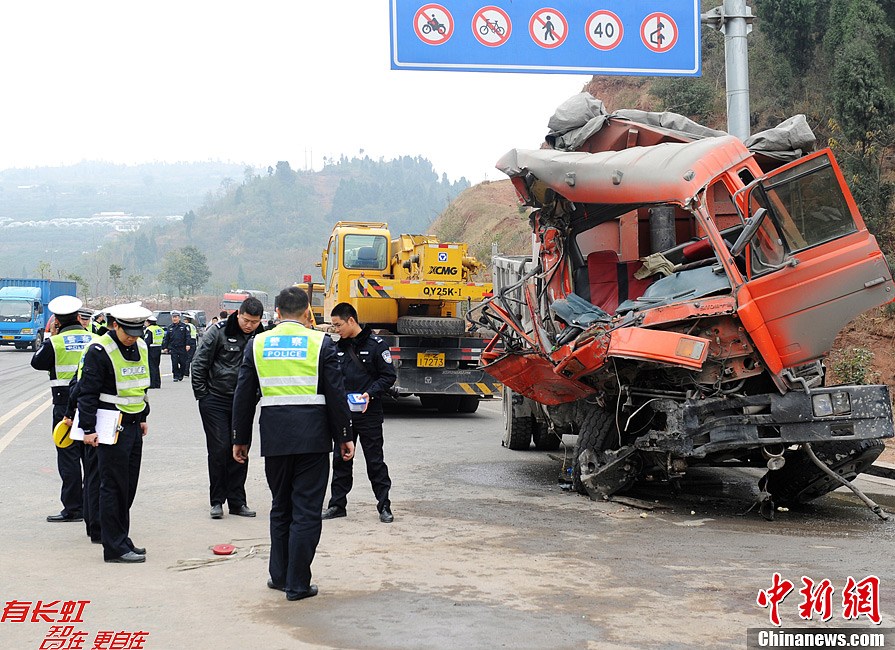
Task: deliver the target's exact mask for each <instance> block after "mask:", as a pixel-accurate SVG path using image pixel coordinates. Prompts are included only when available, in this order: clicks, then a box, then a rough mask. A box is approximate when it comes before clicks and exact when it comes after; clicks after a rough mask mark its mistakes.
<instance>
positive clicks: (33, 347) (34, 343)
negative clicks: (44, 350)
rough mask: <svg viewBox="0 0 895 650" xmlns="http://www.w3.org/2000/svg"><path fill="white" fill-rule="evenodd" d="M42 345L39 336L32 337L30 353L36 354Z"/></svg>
mask: <svg viewBox="0 0 895 650" xmlns="http://www.w3.org/2000/svg"><path fill="white" fill-rule="evenodd" d="M42 343H43V337H42V336H41V335H40V334H38V335H37V336H35V337H34V340H33V341H31V351H32V352H37V349H38V348H39V347H40V346H41V344H42Z"/></svg>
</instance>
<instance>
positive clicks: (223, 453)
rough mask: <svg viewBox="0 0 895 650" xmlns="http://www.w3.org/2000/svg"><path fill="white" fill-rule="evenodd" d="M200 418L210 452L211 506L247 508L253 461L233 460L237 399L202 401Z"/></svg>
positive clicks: (219, 398) (221, 398)
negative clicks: (225, 503) (250, 464)
mask: <svg viewBox="0 0 895 650" xmlns="http://www.w3.org/2000/svg"><path fill="white" fill-rule="evenodd" d="M199 415H200V416H201V417H202V428H204V429H205V445H206V447H207V448H208V483H209V490H208V498H209V502H210V503H211V505H215V504H220V505H224V502H225V501H226V502H227V504H228V507H229V508H230V510H234V509H236V508H239V507H240V506H244V505H246V490H245V485H246V475H247V474H248V472H249V461H248V459H246V462H245V463H237V462H236V461H235V460H233V442H232V438H231V432H232V429H233V427H232V422H233V399H232V398H230V399H228V398H226V397H221V396H220V395H215V394H211V395H207V396H205V397H203V398H202V399H200V400H199Z"/></svg>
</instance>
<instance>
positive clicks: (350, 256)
mask: <svg viewBox="0 0 895 650" xmlns="http://www.w3.org/2000/svg"><path fill="white" fill-rule="evenodd" d="M387 263H388V238H387V237H385V236H384V235H364V234H349V235H345V237H344V239H343V246H342V265H343V266H344V267H345V268H346V269H351V270H355V269H356V270H362V271H383V270H385V267H386V264H387Z"/></svg>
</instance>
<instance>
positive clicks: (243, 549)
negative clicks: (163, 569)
mask: <svg viewBox="0 0 895 650" xmlns="http://www.w3.org/2000/svg"><path fill="white" fill-rule="evenodd" d="M262 539H263V538H261V537H248V538H244V539H232V540H230V544H231V545H233V546H234V547H235V548H236V551H235V552H234V553H233V554H232V555H215V556H213V557H194V558H187V559H184V560H177V562H175V563H174V564H173V565H172V566H169V567H168V568H169V569H172V570H173V571H192V570H193V569H202V568H204V567H209V566H214V565H216V564H224V563H226V562H239V561H240V560H247V559H249V558H253V557H255V556H258V557H260V558H267V557H270V542H264V541H260V540H262ZM238 542H246V543H250V544H246V545H245V546H240V545H239V544H238ZM213 548H214V545H212V546H209V547H208V551H209V552H211V550H212V549H213Z"/></svg>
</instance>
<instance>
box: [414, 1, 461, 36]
mask: <svg viewBox="0 0 895 650" xmlns="http://www.w3.org/2000/svg"><path fill="white" fill-rule="evenodd" d="M413 29H414V31H415V32H416V35H417V36H418V37H419V39H420V40H421V41H422V42H423V43H427V44H429V45H442V44H443V43H447V42H448V41H449V40H450V38H451V35H452V34H453V33H454V17H453V16H451V12H450V11H448V10H447V9H445V8H444V7H442V6H441V5H436V4H428V5H423V6H422V7H420V8H419V9H417V12H416V14H415V15H414V18H413Z"/></svg>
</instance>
